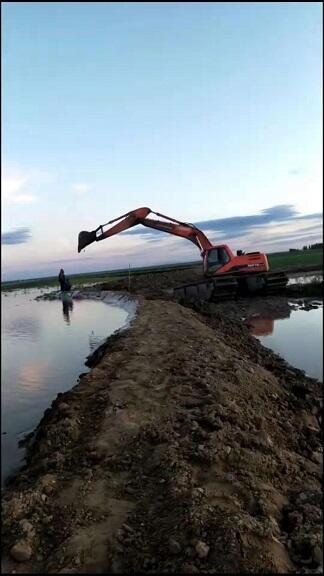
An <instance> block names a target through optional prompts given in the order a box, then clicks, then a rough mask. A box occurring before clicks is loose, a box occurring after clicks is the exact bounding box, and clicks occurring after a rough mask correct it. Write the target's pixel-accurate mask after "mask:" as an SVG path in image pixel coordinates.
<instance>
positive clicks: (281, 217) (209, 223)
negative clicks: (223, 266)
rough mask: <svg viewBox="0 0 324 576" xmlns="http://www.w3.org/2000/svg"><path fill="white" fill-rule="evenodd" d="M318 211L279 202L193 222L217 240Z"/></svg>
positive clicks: (149, 232) (151, 236) (153, 234)
mask: <svg viewBox="0 0 324 576" xmlns="http://www.w3.org/2000/svg"><path fill="white" fill-rule="evenodd" d="M320 218H322V214H321V213H320V212H317V213H314V214H306V215H299V214H298V212H297V211H296V209H295V208H294V206H293V205H292V204H280V205H276V206H272V207H270V208H265V209H264V210H262V211H261V212H260V213H259V214H250V215H248V216H233V217H229V218H215V219H212V220H201V221H199V222H193V224H195V225H196V226H197V227H198V228H200V229H201V230H203V231H204V232H206V233H208V232H217V233H218V234H217V235H218V238H219V240H222V239H224V238H228V237H234V236H235V237H237V236H243V235H245V234H247V233H249V232H250V231H252V230H256V229H258V228H261V227H264V226H267V225H269V224H276V223H284V222H293V221H301V220H310V219H320ZM125 234H128V235H141V236H142V235H145V236H146V237H147V240H149V241H152V242H153V241H156V239H157V235H160V236H161V234H164V233H161V232H160V231H156V230H155V229H149V228H143V227H138V228H135V229H134V230H130V231H126V232H125Z"/></svg>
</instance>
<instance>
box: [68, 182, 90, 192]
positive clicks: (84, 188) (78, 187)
mask: <svg viewBox="0 0 324 576" xmlns="http://www.w3.org/2000/svg"><path fill="white" fill-rule="evenodd" d="M72 190H73V192H75V194H80V195H81V194H86V193H87V192H89V185H88V184H86V183H84V182H78V183H77V184H73V186H72Z"/></svg>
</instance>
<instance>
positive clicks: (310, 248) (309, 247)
mask: <svg viewBox="0 0 324 576" xmlns="http://www.w3.org/2000/svg"><path fill="white" fill-rule="evenodd" d="M316 248H323V242H317V243H316V244H309V246H303V250H315V249H316ZM299 251H300V249H299V248H289V252H299Z"/></svg>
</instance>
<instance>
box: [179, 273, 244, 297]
mask: <svg viewBox="0 0 324 576" xmlns="http://www.w3.org/2000/svg"><path fill="white" fill-rule="evenodd" d="M237 292H238V283H237V280H236V278H235V277H234V276H227V277H222V278H213V279H211V280H203V281H201V282H193V283H192V284H184V285H182V286H177V287H176V288H174V290H173V295H174V296H175V297H176V298H177V300H180V301H185V302H187V303H190V302H194V301H195V300H207V301H208V302H219V301H222V300H231V299H234V298H236V295H237Z"/></svg>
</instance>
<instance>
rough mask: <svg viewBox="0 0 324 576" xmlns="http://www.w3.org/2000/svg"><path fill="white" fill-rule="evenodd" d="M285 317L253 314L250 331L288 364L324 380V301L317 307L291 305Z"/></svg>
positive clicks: (249, 321)
mask: <svg viewBox="0 0 324 576" xmlns="http://www.w3.org/2000/svg"><path fill="white" fill-rule="evenodd" d="M286 316H287V317H286V318H283V317H281V318H278V315H277V317H276V314H275V313H273V314H272V315H269V314H268V315H262V313H261V314H259V315H254V316H252V317H250V318H248V319H247V320H248V323H249V327H250V331H251V333H252V334H253V335H254V336H256V337H257V338H258V339H259V340H260V342H261V344H263V346H266V347H267V348H270V349H271V350H273V351H274V352H276V353H277V354H279V355H280V356H281V357H282V358H284V359H285V360H287V362H289V364H291V365H292V366H295V368H299V369H300V370H304V371H305V372H306V374H307V375H308V376H311V377H313V378H317V379H318V380H320V381H321V382H322V381H323V303H318V308H317V309H310V310H303V309H301V308H297V309H293V308H290V310H289V312H288V314H287V315H286Z"/></svg>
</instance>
